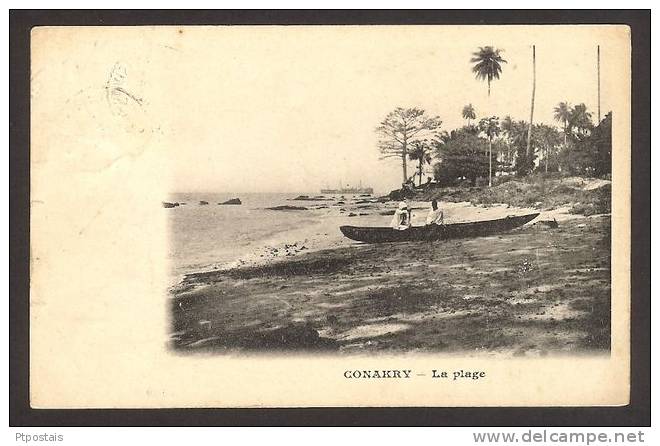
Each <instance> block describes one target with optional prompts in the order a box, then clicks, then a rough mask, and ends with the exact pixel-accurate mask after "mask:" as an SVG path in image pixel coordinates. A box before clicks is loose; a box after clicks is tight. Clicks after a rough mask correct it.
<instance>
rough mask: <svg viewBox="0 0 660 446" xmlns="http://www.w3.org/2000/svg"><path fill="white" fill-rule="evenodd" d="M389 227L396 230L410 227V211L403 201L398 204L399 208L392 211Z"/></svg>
mask: <svg viewBox="0 0 660 446" xmlns="http://www.w3.org/2000/svg"><path fill="white" fill-rule="evenodd" d="M391 225H392V228H394V229H398V230H404V229H408V228H409V227H410V225H411V223H410V209H408V205H407V204H406V202H405V201H402V202H401V203H399V208H398V209H397V210H396V211H394V217H392V223H391Z"/></svg>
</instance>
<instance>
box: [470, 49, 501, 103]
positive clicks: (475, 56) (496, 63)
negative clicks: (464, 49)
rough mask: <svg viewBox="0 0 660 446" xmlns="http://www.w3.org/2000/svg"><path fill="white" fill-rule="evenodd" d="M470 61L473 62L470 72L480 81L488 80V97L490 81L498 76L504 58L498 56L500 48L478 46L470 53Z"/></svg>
mask: <svg viewBox="0 0 660 446" xmlns="http://www.w3.org/2000/svg"><path fill="white" fill-rule="evenodd" d="M470 62H471V63H473V64H474V66H473V67H472V72H473V73H474V75H475V77H476V78H477V79H478V80H480V81H483V80H485V81H487V82H488V97H490V83H491V82H492V81H493V80H495V79H499V78H500V74H501V73H502V65H501V64H503V63H507V62H506V60H504V59H502V56H500V50H498V49H497V48H493V47H492V46H484V47H479V51H475V52H474V53H472V59H470Z"/></svg>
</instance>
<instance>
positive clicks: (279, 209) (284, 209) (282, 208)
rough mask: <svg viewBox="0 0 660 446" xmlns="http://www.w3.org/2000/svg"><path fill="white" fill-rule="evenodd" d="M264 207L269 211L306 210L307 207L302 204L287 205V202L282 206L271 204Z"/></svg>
mask: <svg viewBox="0 0 660 446" xmlns="http://www.w3.org/2000/svg"><path fill="white" fill-rule="evenodd" d="M266 209H268V210H269V211H306V210H307V208H306V207H304V206H289V205H288V204H287V205H283V206H273V207H270V208H266Z"/></svg>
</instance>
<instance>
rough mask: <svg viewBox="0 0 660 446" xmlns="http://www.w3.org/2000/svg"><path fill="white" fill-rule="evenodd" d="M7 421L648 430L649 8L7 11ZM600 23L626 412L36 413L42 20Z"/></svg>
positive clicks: (595, 409)
mask: <svg viewBox="0 0 660 446" xmlns="http://www.w3.org/2000/svg"><path fill="white" fill-rule="evenodd" d="M9 21H10V57H9V63H10V73H9V74H10V122H9V125H10V151H9V161H10V181H9V184H10V257H9V263H10V271H9V276H10V293H9V294H10V308H9V315H10V321H11V322H12V323H11V324H10V329H9V340H10V358H9V359H10V373H9V386H10V389H9V396H10V401H9V409H10V417H9V424H10V426H237V425H240V426H301V425H306V426H358V425H360V426H392V425H401V426H502V427H508V426H591V427H596V426H650V423H651V408H650V401H651V400H650V388H651V375H650V367H651V364H650V355H651V350H650V264H651V258H650V249H649V246H650V239H651V237H650V234H651V230H650V130H649V129H650V128H651V127H650V36H651V28H650V11H649V10H636V11H632V10H592V11H585V10H571V11H559V10H551V11H547V10H546V11H539V10H537V11H531V10H520V11H510V10H509V11H504V10H499V11H496V10H490V11H423V10H415V11H404V10H399V11H383V10H380V11H378V10H369V11H363V10H362V11H360V10H352V11H349V10H334V11H314V10H303V11H300V10H298V11H295V10H291V11H275V10H253V11H246V10H240V11H231V10H225V11H181V10H176V11H153V10H150V11H136V10H133V11H126V10H123V11H107V10H105V11H96V10H78V11H62V10H51V11H41V10H20V11H17V10H11V11H10V20H9ZM523 23H524V24H529V23H532V24H553V23H556V24H560V23H566V24H587V23H591V24H603V23H616V24H625V25H628V26H630V28H631V35H632V75H633V77H632V80H633V81H632V119H631V124H632V128H631V134H632V154H631V155H632V173H633V174H632V176H631V181H632V191H631V200H632V201H631V234H633V235H634V237H633V239H632V240H631V262H632V264H631V298H632V302H631V400H630V404H628V405H626V406H621V407H570V408H568V407H567V408H542V407H534V408H531V407H527V408H441V407H437V408H421V407H420V408H294V409H84V410H82V409H73V410H72V409H32V408H31V407H30V404H29V227H30V216H29V207H30V196H29V192H30V160H29V146H30V139H29V137H30V135H29V122H30V121H29V119H30V107H29V106H30V104H29V100H30V72H29V66H30V58H29V54H30V30H31V29H32V27H34V26H43V25H120V24H122V25H152V24H153V25H155V24H181V25H190V24H283V25H293V24H319V25H330V24H380V25H389V24H523Z"/></svg>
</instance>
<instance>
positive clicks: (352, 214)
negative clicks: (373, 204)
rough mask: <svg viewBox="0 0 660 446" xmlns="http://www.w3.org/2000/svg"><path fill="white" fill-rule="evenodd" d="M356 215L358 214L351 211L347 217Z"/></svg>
mask: <svg viewBox="0 0 660 446" xmlns="http://www.w3.org/2000/svg"><path fill="white" fill-rule="evenodd" d="M357 215H358V214H355V213H353V212H351V213H350V214H348V216H349V217H357Z"/></svg>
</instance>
